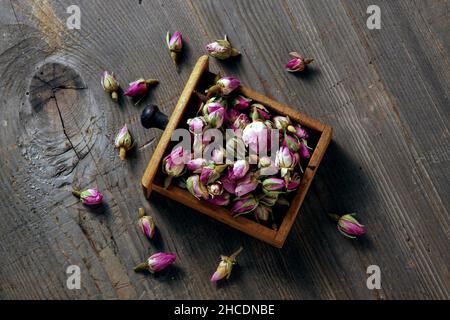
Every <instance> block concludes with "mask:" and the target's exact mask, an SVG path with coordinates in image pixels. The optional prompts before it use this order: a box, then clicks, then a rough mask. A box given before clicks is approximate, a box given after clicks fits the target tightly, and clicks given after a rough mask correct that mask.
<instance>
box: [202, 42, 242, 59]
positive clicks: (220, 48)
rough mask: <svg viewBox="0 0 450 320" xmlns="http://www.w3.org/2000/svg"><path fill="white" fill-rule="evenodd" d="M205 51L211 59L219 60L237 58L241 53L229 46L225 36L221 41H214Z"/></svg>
mask: <svg viewBox="0 0 450 320" xmlns="http://www.w3.org/2000/svg"><path fill="white" fill-rule="evenodd" d="M206 51H208V54H209V55H210V56H211V57H214V58H216V59H219V60H226V59H228V58H231V57H237V56H239V55H240V54H241V53H240V52H239V51H237V50H236V49H235V48H233V47H232V46H231V43H230V41H228V37H227V36H225V37H224V39H223V40H217V41H214V42H212V43H210V44H208V45H207V46H206Z"/></svg>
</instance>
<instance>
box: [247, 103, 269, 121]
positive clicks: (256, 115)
mask: <svg viewBox="0 0 450 320" xmlns="http://www.w3.org/2000/svg"><path fill="white" fill-rule="evenodd" d="M250 116H251V118H252V120H253V121H257V120H262V121H265V120H269V119H270V112H269V110H267V108H266V107H264V106H263V105H262V104H259V103H255V104H253V105H252V107H251V112H250Z"/></svg>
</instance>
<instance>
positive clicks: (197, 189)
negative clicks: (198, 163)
mask: <svg viewBox="0 0 450 320" xmlns="http://www.w3.org/2000/svg"><path fill="white" fill-rule="evenodd" d="M186 188H187V189H188V191H189V192H190V193H191V194H192V195H193V196H194V197H196V198H197V199H199V200H200V199H204V200H207V199H208V198H209V193H208V189H207V188H206V187H205V185H204V184H202V183H201V181H200V176H199V175H193V176H190V177H189V178H188V179H187V181H186Z"/></svg>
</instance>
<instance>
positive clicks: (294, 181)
mask: <svg viewBox="0 0 450 320" xmlns="http://www.w3.org/2000/svg"><path fill="white" fill-rule="evenodd" d="M300 182H301V178H300V176H299V175H298V174H296V173H294V174H293V175H292V177H291V178H290V179H289V181H287V183H286V189H287V191H288V192H292V191H295V190H297V189H298V187H299V186H300Z"/></svg>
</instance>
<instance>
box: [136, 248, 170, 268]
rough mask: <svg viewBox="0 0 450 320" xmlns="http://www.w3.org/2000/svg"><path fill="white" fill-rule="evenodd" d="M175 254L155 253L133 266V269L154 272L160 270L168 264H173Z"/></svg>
mask: <svg viewBox="0 0 450 320" xmlns="http://www.w3.org/2000/svg"><path fill="white" fill-rule="evenodd" d="M176 259H177V256H176V255H175V254H173V253H161V252H159V253H155V254H154V255H152V256H151V257H149V258H148V259H147V261H146V262H143V263H141V264H139V265H138V266H136V268H134V271H136V272H141V271H149V272H151V273H156V272H159V271H161V270H164V269H166V268H167V267H168V266H170V265H171V264H173V263H174V262H175V260H176Z"/></svg>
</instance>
